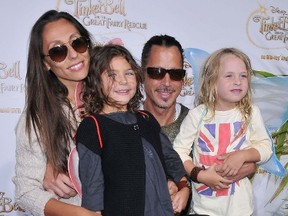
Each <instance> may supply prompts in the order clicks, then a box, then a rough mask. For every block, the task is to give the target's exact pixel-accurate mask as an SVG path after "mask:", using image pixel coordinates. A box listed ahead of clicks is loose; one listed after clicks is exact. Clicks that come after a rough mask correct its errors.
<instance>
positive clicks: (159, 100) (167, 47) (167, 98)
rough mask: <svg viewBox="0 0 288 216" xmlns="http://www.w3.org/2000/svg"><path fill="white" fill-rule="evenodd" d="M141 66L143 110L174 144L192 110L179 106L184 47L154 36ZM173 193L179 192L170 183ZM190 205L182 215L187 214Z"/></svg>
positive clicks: (248, 170)
mask: <svg viewBox="0 0 288 216" xmlns="http://www.w3.org/2000/svg"><path fill="white" fill-rule="evenodd" d="M141 65H142V67H143V72H144V77H145V80H144V89H145V93H146V98H145V101H144V103H143V109H145V110H147V111H149V112H151V113H152V114H153V115H154V116H155V118H156V119H157V120H158V122H159V124H160V125H161V128H162V130H163V131H164V133H166V135H167V136H168V138H169V139H170V141H171V143H172V144H173V141H174V139H175V137H176V135H177V134H178V133H179V130H180V125H181V123H182V121H183V119H184V118H185V116H186V115H187V113H188V111H189V109H188V108H187V107H185V106H184V105H182V104H180V103H177V102H176V100H177V97H178V96H179V94H180V92H181V90H182V85H183V81H184V77H185V71H184V72H183V65H184V56H183V49H182V46H181V44H180V43H179V42H178V41H177V40H176V39H175V38H174V37H171V36H169V35H156V36H153V37H151V38H150V39H149V40H148V41H147V42H146V44H145V45H144V48H143V50H142V57H141ZM255 170H256V166H255V164H253V163H251V164H247V165H244V166H243V167H242V168H241V170H240V172H239V174H238V175H237V176H236V177H234V179H235V178H236V180H237V179H242V178H244V177H246V176H249V175H251V174H254V173H255ZM168 185H169V189H170V194H173V193H174V192H175V191H177V187H175V184H173V183H172V182H170V184H168ZM189 206H190V205H188V206H187V208H186V210H185V211H183V212H182V214H181V215H186V214H187V210H188V208H189Z"/></svg>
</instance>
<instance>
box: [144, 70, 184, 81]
mask: <svg viewBox="0 0 288 216" xmlns="http://www.w3.org/2000/svg"><path fill="white" fill-rule="evenodd" d="M146 71H147V74H148V76H149V77H150V78H151V79H157V80H160V79H163V78H164V76H165V75H166V73H168V74H169V76H170V79H171V80H174V81H181V80H182V79H183V78H184V77H185V74H186V71H185V70H184V69H164V68H155V67H147V68H146Z"/></svg>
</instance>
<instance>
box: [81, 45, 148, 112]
mask: <svg viewBox="0 0 288 216" xmlns="http://www.w3.org/2000/svg"><path fill="white" fill-rule="evenodd" d="M119 56H120V57H123V58H125V59H126V60H127V62H128V63H129V64H130V65H131V69H132V70H133V71H134V73H135V76H136V81H137V90H136V94H135V95H134V97H133V98H132V99H131V100H130V101H129V103H128V104H127V109H128V111H132V112H134V111H135V110H137V109H138V108H139V106H140V102H141V100H142V98H143V95H142V93H141V83H142V81H143V76H142V72H141V67H140V66H139V65H138V63H137V62H136V60H135V59H134V58H133V56H132V54H131V53H130V52H129V51H128V50H127V49H126V48H125V47H123V46H121V45H105V46H96V47H94V48H93V50H92V54H91V60H90V67H89V73H88V76H87V77H86V78H85V80H84V90H83V101H84V107H85V113H84V114H92V113H99V112H101V111H102V110H103V107H104V104H109V105H113V106H115V107H117V106H118V105H117V103H116V102H113V101H110V100H109V99H108V97H107V95H105V94H103V91H102V80H101V74H102V73H103V72H104V71H106V70H110V63H111V61H112V59H113V58H115V57H119Z"/></svg>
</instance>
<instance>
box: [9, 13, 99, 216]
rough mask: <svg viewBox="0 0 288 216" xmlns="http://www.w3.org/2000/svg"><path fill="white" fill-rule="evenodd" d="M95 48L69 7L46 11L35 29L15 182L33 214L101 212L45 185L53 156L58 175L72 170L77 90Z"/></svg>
mask: <svg viewBox="0 0 288 216" xmlns="http://www.w3.org/2000/svg"><path fill="white" fill-rule="evenodd" d="M91 48H92V41H91V36H90V34H89V32H88V31H87V30H86V29H85V28H84V27H83V26H82V25H81V24H80V23H79V22H78V21H77V20H76V19H75V18H74V17H73V16H71V15H70V14H68V13H66V12H57V11H55V10H50V11H48V12H46V13H44V14H43V15H42V16H41V17H40V18H39V19H38V20H37V21H36V23H35V24H34V26H33V28H32V30H31V35H30V45H29V52H28V62H27V74H26V88H27V95H26V106H25V110H24V112H23V114H22V115H21V117H20V119H19V122H18V125H17V128H16V144H17V146H16V176H15V177H14V178H13V182H14V183H15V186H16V202H17V203H18V204H19V205H20V207H22V208H23V209H25V210H28V211H31V213H32V214H33V215H82V216H83V215H87V216H88V215H97V214H96V213H95V212H91V211H88V210H86V209H84V208H82V207H80V204H81V199H80V197H79V196H75V197H72V198H69V199H66V200H64V199H61V198H60V197H57V195H55V194H54V193H52V192H48V191H45V190H44V188H43V186H42V185H43V178H44V174H45V170H46V164H47V162H49V165H50V166H52V168H53V171H54V175H57V174H58V173H67V157H68V154H69V152H70V149H71V147H73V146H74V142H73V136H74V133H75V130H76V127H77V126H78V124H79V122H80V112H79V109H77V108H78V106H77V99H76V98H77V95H76V94H75V93H76V92H77V91H76V89H77V85H78V84H79V83H81V81H82V80H83V79H84V78H85V77H86V76H87V74H88V67H89V61H90V52H91ZM78 86H79V85H78ZM64 201H65V202H66V203H64Z"/></svg>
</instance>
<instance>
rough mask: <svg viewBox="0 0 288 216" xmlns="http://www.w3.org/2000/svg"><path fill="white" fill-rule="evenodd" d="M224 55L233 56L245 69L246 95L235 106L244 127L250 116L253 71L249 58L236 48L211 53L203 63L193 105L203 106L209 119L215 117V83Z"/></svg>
mask: <svg viewBox="0 0 288 216" xmlns="http://www.w3.org/2000/svg"><path fill="white" fill-rule="evenodd" d="M226 55H234V56H236V57H237V58H239V59H241V60H242V61H243V62H244V64H245V66H246V69H247V79H248V91H247V94H246V95H245V96H244V97H243V98H242V99H241V100H240V101H239V102H237V104H236V107H237V108H238V109H239V110H240V112H241V114H242V117H243V119H244V125H246V126H248V124H249V122H250V119H251V115H252V90H251V76H252V75H253V70H252V67H251V62H250V59H249V57H248V56H247V55H246V54H245V53H243V52H242V51H241V50H239V49H236V48H223V49H219V50H217V51H216V52H214V53H212V54H211V55H210V56H209V58H208V59H207V60H206V62H205V63H204V67H203V69H202V73H201V75H200V90H199V95H198V97H197V99H196V100H195V105H196V104H197V105H200V104H204V105H205V107H206V109H207V111H210V112H211V113H212V116H211V118H213V117H214V115H215V100H216V94H217V92H216V83H217V80H218V77H219V73H220V62H221V59H222V58H223V57H224V56H226Z"/></svg>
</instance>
